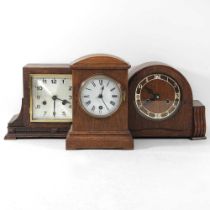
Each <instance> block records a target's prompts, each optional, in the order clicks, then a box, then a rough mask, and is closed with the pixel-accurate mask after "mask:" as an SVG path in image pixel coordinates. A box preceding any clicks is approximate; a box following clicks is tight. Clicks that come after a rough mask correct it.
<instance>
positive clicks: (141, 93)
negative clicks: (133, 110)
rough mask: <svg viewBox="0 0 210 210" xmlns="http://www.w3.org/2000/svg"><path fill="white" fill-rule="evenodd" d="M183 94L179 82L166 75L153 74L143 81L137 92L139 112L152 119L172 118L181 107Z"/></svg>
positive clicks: (136, 98)
mask: <svg viewBox="0 0 210 210" xmlns="http://www.w3.org/2000/svg"><path fill="white" fill-rule="evenodd" d="M180 98H181V92H180V88H179V85H178V84H177V82H176V81H175V80H174V79H172V78H171V77H169V76H167V75H165V74H152V75H149V76H147V77H145V78H144V79H142V80H141V81H140V82H139V83H138V85H137V87H136V91H135V103H136V107H137V109H138V110H139V112H140V113H141V114H142V115H143V116H145V117H147V118H150V119H153V120H162V119H166V118H168V117H170V116H171V115H173V113H174V112H175V111H176V110H177V109H178V107H179V105H180Z"/></svg>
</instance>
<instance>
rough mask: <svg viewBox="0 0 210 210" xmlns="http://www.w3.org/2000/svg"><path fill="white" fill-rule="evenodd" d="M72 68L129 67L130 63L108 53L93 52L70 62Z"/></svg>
mask: <svg viewBox="0 0 210 210" xmlns="http://www.w3.org/2000/svg"><path fill="white" fill-rule="evenodd" d="M70 68H71V69H80V70H81V69H107V70H108V69H110V70H111V69H128V68H130V65H129V64H128V63H127V62H126V61H124V60H123V59H121V58H119V57H117V56H113V55H107V54H91V55H87V56H84V57H81V58H79V59H77V60H75V61H74V62H73V63H72V64H70Z"/></svg>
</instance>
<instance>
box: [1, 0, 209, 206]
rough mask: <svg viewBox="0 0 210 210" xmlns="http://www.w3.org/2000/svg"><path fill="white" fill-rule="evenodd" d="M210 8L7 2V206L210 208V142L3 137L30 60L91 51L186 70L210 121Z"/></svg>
mask: <svg viewBox="0 0 210 210" xmlns="http://www.w3.org/2000/svg"><path fill="white" fill-rule="evenodd" d="M209 9H210V1H208V0H86V1H85V0H84V1H82V0H77V1H76V0H75V1H71V0H60V1H55V0H18V1H17V0H7V1H6V0H5V1H4V0H1V1H0V60H1V70H0V72H1V75H2V76H1V82H0V88H1V102H0V110H1V112H0V113H1V121H0V128H1V129H0V137H1V140H0V209H2V210H26V209H27V210H28V209H30V210H33V209H36V210H37V209H38V210H46V209H47V210H48V209H49V210H55V209H56V210H57V209H62V210H67V209H68V210H69V209H71V210H80V209H81V210H84V209H85V210H89V209H90V210H93V209H100V210H105V209H114V210H118V209H119V210H130V209H132V210H133V209H134V210H137V209H138V210H139V209H142V210H150V209H151V210H154V209H156V210H164V209H167V210H168V209H170V210H177V209H184V210H188V209H189V210H194V209H196V210H197V209H202V210H209V209H210V143H209V140H207V141H189V140H184V139H181V140H161V139H160V140H136V141H135V147H136V149H135V150H134V151H112V150H105V151H103V150H82V151H65V150H64V140H52V141H49V140H39V141H37V140H33V141H26V140H19V141H3V137H4V135H5V133H6V127H7V123H8V121H9V119H10V118H11V117H12V115H13V114H15V113H18V112H19V110H20V105H21V97H22V67H23V66H24V65H25V64H26V63H69V62H71V61H73V60H74V59H76V58H78V57H80V56H83V55H86V54H90V53H108V54H114V55H117V56H119V57H122V58H123V59H125V60H127V61H128V62H130V64H131V65H132V66H136V65H139V64H142V63H144V62H148V61H160V62H164V63H167V64H168V65H171V66H173V67H175V68H177V69H178V70H180V71H181V72H182V73H183V74H184V76H186V78H187V79H188V81H189V82H190V84H191V87H192V90H193V94H194V98H195V99H199V100H201V101H202V102H203V103H204V104H205V105H206V108H207V123H208V119H209V117H210V116H209V110H208V108H209V106H210V96H209V89H210V72H209V71H210V12H209ZM207 135H208V134H207Z"/></svg>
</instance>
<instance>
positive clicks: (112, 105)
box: [80, 75, 122, 118]
mask: <svg viewBox="0 0 210 210" xmlns="http://www.w3.org/2000/svg"><path fill="white" fill-rule="evenodd" d="M121 100H122V91H121V88H120V84H119V83H118V82H117V81H115V80H114V79H112V78H110V77H108V76H105V75H96V76H93V77H90V78H88V79H87V80H85V81H84V82H83V83H82V85H81V88H80V103H81V106H82V108H83V109H84V110H85V111H86V112H87V113H88V114H89V115H91V116H94V117H101V118H102V117H107V116H110V115H111V114H113V113H114V112H116V111H117V110H118V108H119V106H120V104H121Z"/></svg>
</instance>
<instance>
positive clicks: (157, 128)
mask: <svg viewBox="0 0 210 210" xmlns="http://www.w3.org/2000/svg"><path fill="white" fill-rule="evenodd" d="M129 129H130V131H131V133H132V135H133V137H137V138H138V137H188V138H192V139H203V138H205V131H206V122H205V107H204V106H203V105H202V104H201V103H200V102H199V101H193V98H192V90H191V87H190V85H189V83H188V81H187V80H186V78H185V77H184V76H183V75H182V74H181V73H180V72H179V71H177V70H175V69H174V68H172V67H170V66H167V65H162V64H158V65H149V66H146V67H144V68H142V69H141V68H140V69H137V72H136V73H135V74H134V75H132V76H131V77H130V79H129Z"/></svg>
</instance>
